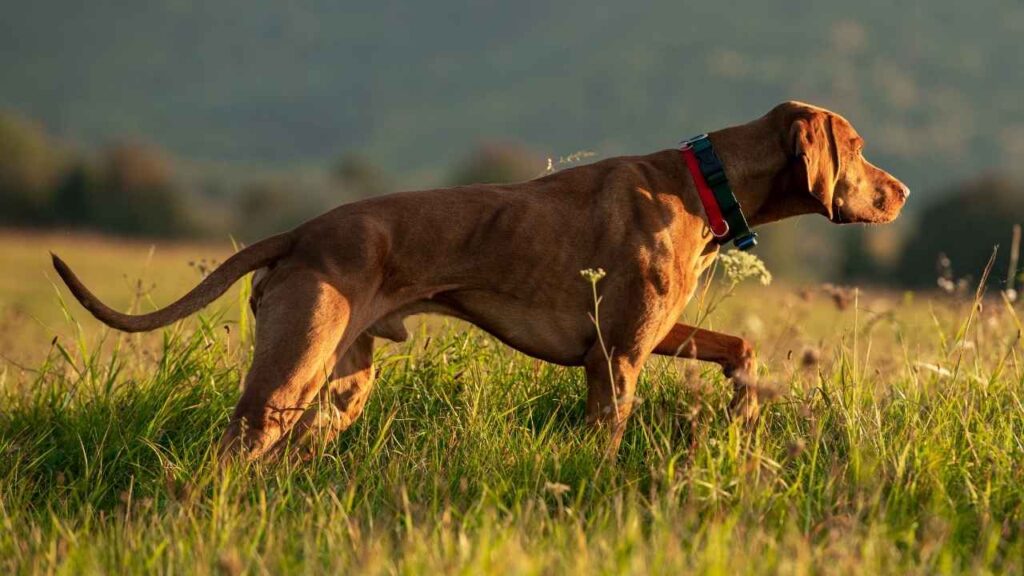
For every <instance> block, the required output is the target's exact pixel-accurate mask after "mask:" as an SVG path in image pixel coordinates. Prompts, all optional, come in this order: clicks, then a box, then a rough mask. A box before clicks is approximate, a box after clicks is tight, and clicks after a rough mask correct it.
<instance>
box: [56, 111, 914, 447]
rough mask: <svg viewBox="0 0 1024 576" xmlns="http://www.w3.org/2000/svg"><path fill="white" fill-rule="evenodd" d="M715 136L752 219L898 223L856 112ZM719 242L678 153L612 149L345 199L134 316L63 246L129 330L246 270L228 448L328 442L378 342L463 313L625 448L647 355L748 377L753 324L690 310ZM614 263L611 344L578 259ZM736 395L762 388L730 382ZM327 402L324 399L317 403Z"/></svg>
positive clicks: (894, 186)
mask: <svg viewBox="0 0 1024 576" xmlns="http://www.w3.org/2000/svg"><path fill="white" fill-rule="evenodd" d="M709 136H710V139H711V142H712V144H713V145H714V147H715V150H716V151H717V154H718V156H719V158H721V160H722V162H723V164H724V166H725V171H726V174H727V177H728V180H729V182H730V183H731V185H732V187H733V190H734V191H735V193H736V196H737V198H738V200H739V202H740V205H741V206H742V208H743V211H744V212H745V213H746V215H747V218H748V219H749V221H750V224H751V225H760V224H765V223H767V222H772V221H776V220H780V219H783V218H788V217H790V216H797V215H800V214H810V213H820V214H823V215H825V216H827V217H828V218H829V219H830V220H831V221H832V222H835V223H847V222H872V223H881V222H889V221H891V220H893V219H894V218H896V216H897V215H898V214H899V212H900V209H901V208H902V207H903V204H904V202H905V200H906V198H907V196H908V194H909V191H908V190H907V188H906V187H905V186H904V185H903V184H902V183H900V182H899V181H898V180H896V179H895V178H893V177H892V176H890V175H889V174H888V173H886V172H884V171H882V170H880V169H879V168H876V167H875V166H873V165H872V164H870V163H869V162H868V161H867V160H865V159H864V157H863V156H862V155H861V147H862V144H863V141H862V139H861V138H860V137H859V136H858V135H857V133H856V131H854V129H853V126H851V125H850V123H849V122H847V121H846V120H845V119H844V118H843V117H841V116H839V115H838V114H834V113H832V112H829V111H827V110H824V109H821V108H816V107H813V106H809V105H807V104H802V103H799V102H787V103H784V104H781V105H779V106H777V107H776V108H774V109H773V110H772V111H771V112H769V113H768V114H767V115H765V116H763V117H762V118H759V119H757V120H754V121H753V122H750V123H747V124H744V125H742V126H735V127H732V128H727V129H724V130H720V131H718V132H712V133H711V134H710V135H709ZM717 253H718V245H717V244H716V243H715V241H714V239H713V238H712V237H711V236H710V234H709V232H708V226H707V224H706V222H705V217H704V212H703V208H702V205H701V203H700V201H699V198H698V195H697V192H696V188H695V186H694V183H693V180H692V178H691V175H690V173H689V172H688V171H687V169H686V167H685V165H684V163H683V161H682V159H681V158H680V153H679V151H678V150H676V149H671V150H665V151H662V152H657V153H654V154H650V155H647V156H631V157H620V158H611V159H608V160H604V161H601V162H597V163H594V164H591V165H587V166H581V167H577V168H572V169H567V170H563V171H561V172H558V173H555V174H551V175H549V176H544V177H542V178H538V179H536V180H532V181H529V182H524V183H520V184H507V185H474V186H464V187H458V188H450V189H443V190H431V191H423V192H406V193H400V194H392V195H388V196H383V197H379V198H373V199H370V200H363V201H360V202H355V203H353V204H347V205H344V206H341V207H339V208H336V209H334V210H332V211H330V212H327V213H326V214H324V215H322V216H319V217H318V218H315V219H313V220H311V221H309V222H307V223H305V224H303V225H301V226H299V227H298V228H296V229H295V230H292V231H291V232H288V233H286V234H282V235H279V236H274V237H271V238H268V239H266V240H263V241H260V242H258V243H256V244H254V245H252V246H250V247H248V248H246V249H244V250H242V251H241V252H239V253H237V254H235V255H234V256H232V257H231V258H229V259H228V260H227V261H226V262H224V264H223V265H222V266H220V267H219V268H217V269H216V270H215V271H214V272H213V273H212V274H210V275H209V276H208V277H207V278H206V279H204V280H203V281H202V282H201V283H200V284H199V285H198V286H197V287H196V288H194V289H193V290H192V291H191V292H189V293H188V294H187V295H186V296H184V297H183V298H181V299H180V300H178V301H177V302H175V303H173V304H171V305H170V306H168V307H166V308H163V309H161V310H158V311H156V312H153V313H150V314H143V315H139V316H129V315H125V314H121V313H119V312H116V311H114V310H111V309H110V308H108V307H107V306H105V305H104V304H103V303H101V302H100V301H99V300H98V299H97V298H96V297H95V296H93V295H92V294H91V293H90V292H89V290H88V289H86V288H85V286H83V285H82V283H81V282H80V281H79V280H78V279H77V278H76V277H75V275H74V274H73V273H72V272H71V270H70V269H69V268H68V267H67V266H66V265H65V264H64V263H63V262H62V261H60V260H59V259H58V258H56V256H55V257H54V266H55V267H56V269H57V271H58V273H59V274H60V276H61V278H63V279H64V281H65V283H67V285H68V287H69V288H70V289H71V292H72V293H73V294H74V295H75V297H76V298H77V299H78V301H79V302H81V303H82V305H83V306H85V308H86V309H87V310H89V311H90V312H91V313H92V314H93V315H94V316H96V317H97V318H99V319H100V320H101V321H103V322H104V323H106V324H108V325H110V326H112V327H114V328H118V329H120V330H125V331H130V332H136V331H143V330H152V329H154V328H157V327H160V326H164V325H166V324H168V323H170V322H173V321H175V320H178V319H180V318H182V317H184V316H186V315H189V314H192V313H193V312H196V311H197V310H199V309H200V308H202V307H203V306H205V305H206V304H208V303H209V302H211V301H212V300H214V299H215V298H216V297H217V296H219V295H221V294H222V293H224V291H225V290H227V288H228V287H229V286H230V285H231V284H233V283H234V282H235V281H237V280H238V279H239V278H241V277H242V276H243V275H245V274H246V273H248V272H251V271H254V270H259V272H258V273H257V275H256V278H255V280H254V289H253V292H254V294H253V298H252V308H253V310H254V312H255V315H256V322H257V330H256V343H255V356H254V358H253V364H252V367H251V369H250V371H249V373H248V375H247V376H246V379H245V387H244V390H243V392H242V397H241V399H240V400H239V402H238V406H237V407H236V408H235V412H234V416H233V419H232V423H231V425H230V426H229V429H228V430H227V431H226V432H225V435H224V439H223V442H222V449H223V450H224V452H225V453H236V452H238V451H239V450H241V451H243V452H244V453H245V454H246V455H248V456H249V457H258V456H260V455H262V454H265V453H267V452H268V451H269V450H271V449H273V448H274V447H275V446H277V447H279V448H280V447H282V446H287V445H290V444H298V443H301V442H308V441H309V439H310V438H311V437H312V436H311V435H310V432H311V431H319V433H320V434H321V437H323V436H327V437H330V436H333V435H334V434H337V433H338V432H339V431H341V430H344V429H345V428H347V427H348V426H349V425H350V424H351V423H352V422H353V421H354V420H355V419H356V418H358V416H359V414H360V412H361V411H362V408H363V405H364V404H365V402H366V397H367V395H368V394H369V392H370V389H371V386H372V383H373V366H372V363H371V361H372V355H373V339H374V337H381V338H386V339H390V340H394V341H402V340H404V339H405V338H406V337H407V333H406V331H405V328H404V327H403V325H402V320H403V319H404V318H405V317H406V316H409V315H411V314H418V313H424V312H433V313H441V314H446V315H449V316H455V317H458V318H462V319H464V320H467V321H469V322H472V323H473V324H475V325H477V326H479V327H481V328H483V329H484V330H486V331H488V332H490V333H491V334H493V335H494V336H496V337H497V338H499V339H501V340H502V341H503V342H505V343H507V344H508V345H510V346H512V347H514V348H516V349H518V350H520V351H522V352H524V353H526V354H529V355H531V356H534V357H537V358H540V359H542V360H546V361H548V362H554V363H557V364H562V365H567V366H582V367H583V368H584V369H585V370H586V375H587V385H588V392H587V419H588V421H589V422H593V423H595V424H601V425H605V426H608V427H609V428H610V430H611V440H612V446H613V447H616V446H617V445H618V443H619V440H620V439H621V436H622V431H623V428H624V424H625V421H626V419H627V418H628V416H629V414H630V411H631V407H632V399H633V391H634V388H635V386H636V381H637V375H638V374H639V372H640V369H641V367H642V366H643V364H644V361H645V360H647V358H648V356H650V355H651V353H652V352H653V353H655V354H664V355H673V356H682V357H686V358H696V359H698V360H705V361H710V362H715V363H718V364H720V365H721V366H722V368H723V369H724V371H725V374H726V375H727V376H737V375H739V374H740V373H750V372H751V371H752V369H753V358H754V355H753V351H752V350H751V348H750V346H749V345H748V344H747V342H746V341H744V340H743V339H741V338H736V337H733V336H727V335H724V334H718V333H715V332H710V331H707V330H702V329H697V328H694V327H690V326H686V325H682V324H677V323H676V319H677V318H678V317H679V316H680V314H681V313H682V311H683V308H684V307H685V306H686V303H687V301H688V300H689V299H690V297H691V296H692V294H693V292H694V289H695V288H696V286H697V280H698V277H699V276H700V274H701V273H702V272H703V271H704V270H705V269H706V268H707V267H708V265H709V264H710V263H711V262H712V261H713V259H714V258H715V256H716V254H717ZM598 267H600V268H603V269H604V270H606V271H607V277H606V278H605V279H604V280H603V281H602V282H601V283H600V285H599V288H600V291H601V295H602V296H603V298H604V300H603V301H604V306H603V307H602V309H601V324H600V330H601V336H602V339H603V343H604V346H605V348H606V349H607V350H608V351H609V355H610V358H606V356H605V353H604V352H603V350H602V347H601V345H600V344H599V343H598V334H597V329H596V328H595V326H594V324H593V323H592V322H591V320H590V318H589V316H588V312H590V311H591V310H592V309H593V299H592V295H591V288H590V286H589V285H588V283H587V282H585V281H582V280H581V279H580V277H579V274H580V270H582V269H586V268H598ZM734 382H738V383H737V384H736V385H735V396H734V399H733V403H732V408H733V409H736V410H738V411H739V413H740V414H741V415H742V416H745V417H747V418H752V417H754V416H755V415H756V413H757V400H756V395H754V394H750V393H748V390H747V387H746V385H745V384H743V383H742V382H744V379H742V378H736V379H734ZM318 396H319V401H317V400H318Z"/></svg>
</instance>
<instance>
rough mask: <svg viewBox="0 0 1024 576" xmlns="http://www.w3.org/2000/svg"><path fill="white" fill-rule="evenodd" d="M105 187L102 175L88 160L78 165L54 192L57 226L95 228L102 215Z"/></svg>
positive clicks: (69, 171)
mask: <svg viewBox="0 0 1024 576" xmlns="http://www.w3.org/2000/svg"><path fill="white" fill-rule="evenodd" d="M103 187H104V181H103V174H102V173H101V172H100V170H99V169H98V168H97V167H96V166H94V165H93V164H90V163H89V162H88V161H86V160H79V161H76V162H75V163H74V164H72V165H71V167H70V168H68V169H67V170H66V171H65V172H64V174H63V176H62V177H61V179H60V182H59V183H58V184H57V187H56V189H55V190H54V194H53V206H52V208H51V212H52V214H53V221H54V223H55V224H59V225H61V226H70V227H73V228H90V227H94V224H95V223H96V220H97V218H98V215H99V213H100V212H101V211H102V206H101V205H100V202H101V200H102V197H103Z"/></svg>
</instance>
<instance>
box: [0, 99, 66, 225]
mask: <svg viewBox="0 0 1024 576" xmlns="http://www.w3.org/2000/svg"><path fill="white" fill-rule="evenodd" d="M60 156H61V155H60V153H59V152H58V150H57V149H56V148H55V147H54V145H53V143H52V142H51V141H50V138H49V137H48V136H47V135H46V132H45V131H44V130H43V129H42V127H40V126H39V125H37V124H35V123H34V122H32V121H30V120H28V119H26V118H23V117H21V116H17V115H15V114H12V113H0V221H2V222H3V223H5V224H16V225H23V224H27V225H35V224H41V223H44V222H45V221H47V220H48V219H49V213H48V208H49V206H50V202H51V200H52V194H53V187H54V184H55V183H56V182H57V179H58V177H59V173H60V163H61V162H60Z"/></svg>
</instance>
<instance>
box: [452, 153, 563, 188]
mask: <svg viewBox="0 0 1024 576" xmlns="http://www.w3.org/2000/svg"><path fill="white" fill-rule="evenodd" d="M545 166H546V164H545V162H544V159H543V158H542V157H541V156H540V155H539V154H537V153H535V152H533V151H532V150H530V149H529V148H526V147H525V146H522V145H519V144H508V143H504V144H498V143H491V144H484V145H481V146H480V147H478V148H477V149H476V150H474V151H473V152H472V153H471V154H470V155H469V157H468V158H466V159H465V160H463V161H462V162H461V163H460V164H459V165H458V166H456V168H455V170H454V171H453V173H452V176H451V178H450V179H449V182H450V183H451V184H452V185H461V184H490V183H505V182H521V181H523V180H530V179H531V178H536V177H537V176H539V175H541V174H542V173H543V172H544V169H545Z"/></svg>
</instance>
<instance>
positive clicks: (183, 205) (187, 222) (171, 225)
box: [93, 143, 195, 236]
mask: <svg viewBox="0 0 1024 576" xmlns="http://www.w3.org/2000/svg"><path fill="white" fill-rule="evenodd" d="M101 172H102V179H103V184H102V186H100V187H99V188H98V189H97V190H96V194H95V196H94V197H93V198H94V200H95V206H97V208H96V209H95V211H94V214H93V217H94V225H95V226H96V227H98V228H100V229H102V230H106V231H111V232H117V233H123V234H143V235H155V236H183V235H188V234H192V233H194V232H195V223H194V221H193V220H192V219H191V217H190V214H189V210H188V202H187V196H186V194H185V192H184V190H182V189H181V188H180V187H179V186H177V185H176V184H175V182H174V180H173V173H174V171H173V164H172V161H171V158H170V157H169V156H168V155H167V154H166V153H165V152H164V151H162V150H160V149H159V148H157V147H155V146H153V145H149V144H139V143H131V144H118V145H115V146H112V147H110V148H108V149H107V150H106V151H105V152H104V154H103V159H102V162H101Z"/></svg>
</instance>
